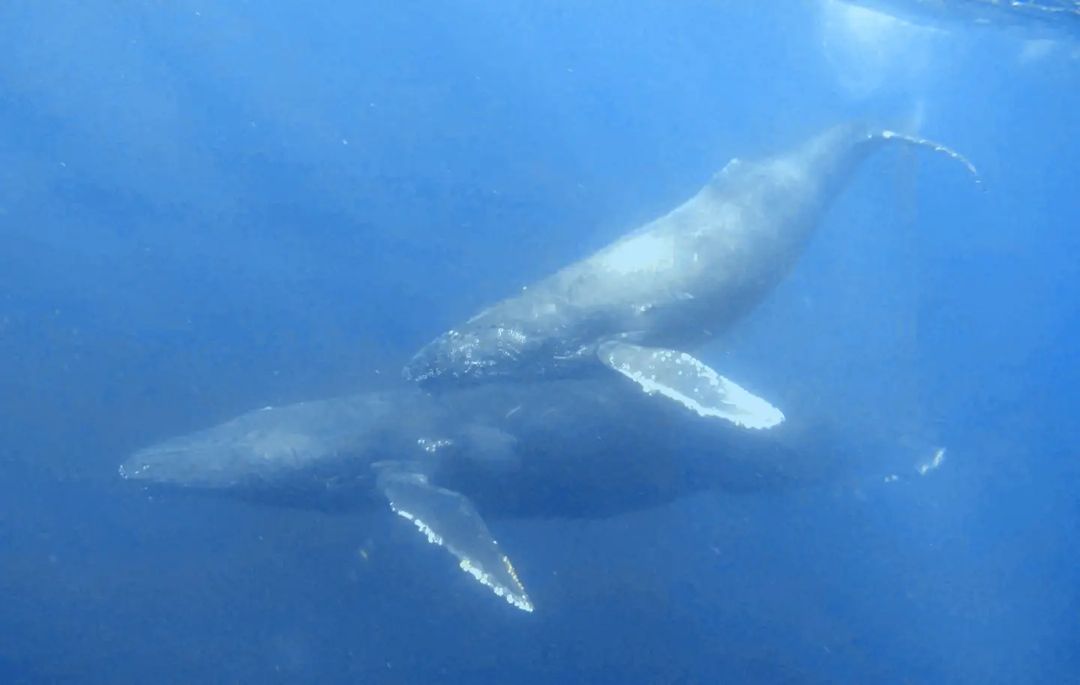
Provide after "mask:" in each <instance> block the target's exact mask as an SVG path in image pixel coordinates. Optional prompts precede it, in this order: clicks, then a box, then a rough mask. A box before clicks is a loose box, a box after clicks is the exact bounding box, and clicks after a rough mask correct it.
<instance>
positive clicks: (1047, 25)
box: [843, 0, 1080, 38]
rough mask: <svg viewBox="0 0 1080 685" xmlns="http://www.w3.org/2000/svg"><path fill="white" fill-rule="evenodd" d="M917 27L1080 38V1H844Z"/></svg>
mask: <svg viewBox="0 0 1080 685" xmlns="http://www.w3.org/2000/svg"><path fill="white" fill-rule="evenodd" d="M843 2H845V3H847V4H849V5H858V6H861V7H865V8H867V9H869V10H873V11H875V12H881V13H883V14H887V15H890V16H894V17H896V18H898V19H902V20H904V21H908V22H911V23H913V24H928V25H930V26H941V25H943V24H944V25H958V26H961V27H984V26H999V27H1008V28H1012V27H1015V28H1018V29H1022V30H1026V31H1027V32H1029V33H1031V34H1033V35H1036V36H1043V35H1045V36H1048V37H1055V36H1062V35H1071V36H1072V37H1073V38H1076V37H1077V36H1080V2H1077V0H1025V1H1024V2H1000V0H935V1H933V2H930V1H928V0H843Z"/></svg>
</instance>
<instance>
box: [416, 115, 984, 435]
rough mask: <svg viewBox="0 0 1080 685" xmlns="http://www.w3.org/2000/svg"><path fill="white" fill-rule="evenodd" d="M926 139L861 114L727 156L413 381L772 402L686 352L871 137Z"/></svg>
mask: <svg viewBox="0 0 1080 685" xmlns="http://www.w3.org/2000/svg"><path fill="white" fill-rule="evenodd" d="M889 145H906V146H914V147H917V148H924V149H930V150H933V151H935V152H939V153H943V154H945V155H947V156H949V157H950V158H952V159H954V160H957V161H959V162H961V163H962V164H964V165H965V166H966V167H967V168H968V169H969V170H970V171H972V172H973V173H974V171H975V170H974V167H972V166H971V164H970V163H969V162H968V161H967V160H966V159H965V158H963V157H962V156H960V155H959V154H957V153H955V152H953V151H952V150H950V149H948V148H946V147H944V146H942V145H939V144H937V143H934V142H931V141H928V140H925V139H921V138H915V137H912V136H907V135H902V134H899V133H895V132H893V131H888V130H883V129H874V128H869V127H867V126H864V125H861V124H845V125H841V126H836V127H833V128H831V129H829V130H827V131H825V132H823V133H821V134H819V135H817V136H815V137H813V138H812V139H810V140H809V141H807V142H805V143H803V144H802V145H800V146H798V147H797V148H796V149H794V150H792V151H789V152H786V153H783V154H779V155H776V156H773V157H769V158H767V159H763V160H759V161H741V160H738V159H734V160H732V161H731V162H729V163H728V164H727V165H726V166H725V167H724V168H723V169H722V170H721V171H719V172H718V173H716V174H715V175H714V176H713V178H712V179H711V180H710V181H709V182H708V183H706V184H705V186H704V187H703V188H701V189H700V190H699V191H698V192H697V193H696V194H695V195H694V196H693V197H691V198H690V199H689V200H687V201H686V202H684V203H683V204H682V205H680V206H679V207H677V208H675V209H674V210H672V211H671V212H669V213H668V214H666V215H664V216H662V217H660V218H658V219H656V220H654V221H652V222H650V223H648V224H646V225H644V226H642V227H640V228H638V229H637V230H634V231H632V232H630V233H628V234H626V235H624V236H623V237H621V238H619V239H617V240H616V241H615V242H613V243H611V244H610V245H608V246H607V247H604V248H602V249H600V250H599V251H597V252H596V253H594V254H593V255H591V256H589V257H586V258H585V259H582V260H581V261H578V262H576V263H573V264H571V265H569V266H567V267H565V268H563V269H561V270H559V271H558V272H556V273H554V274H552V275H551V276H548V277H547V278H544V279H542V280H541V281H539V282H538V283H535V284H533V285H530V286H528V287H526V288H524V289H523V292H522V293H521V294H519V295H517V296H515V297H511V298H509V299H506V300H503V301H502V302H499V303H497V304H495V305H494V306H491V307H489V308H488V309H485V310H484V311H481V312H480V313H479V314H477V315H476V316H474V317H472V318H471V319H469V320H468V321H467V322H465V323H464V324H462V325H460V326H456V327H454V328H453V329H451V330H449V331H447V332H446V333H444V334H442V335H441V336H439V337H438V338H436V339H435V340H434V341H432V342H431V343H429V344H428V345H426V346H425V347H424V348H422V349H421V350H420V352H419V353H418V354H416V355H415V357H414V358H413V359H412V360H411V361H410V362H409V363H408V364H407V365H406V367H405V369H404V371H403V374H404V376H405V378H406V379H409V380H412V381H415V382H417V383H419V384H421V385H422V386H425V387H431V388H438V387H445V386H448V385H465V384H469V383H479V382H489V381H495V380H515V381H520V380H528V379H548V378H566V377H581V376H584V375H588V374H590V373H594V372H596V371H597V370H598V369H601V368H602V367H604V366H606V367H608V368H609V369H611V370H614V371H616V372H618V373H621V374H622V375H624V376H626V377H627V378H629V379H631V380H633V381H634V382H635V383H636V384H637V385H638V386H639V387H640V388H641V389H643V390H645V391H646V392H649V393H654V394H660V395H663V396H665V397H667V398H669V399H672V400H675V401H677V402H678V403H680V404H682V405H684V406H686V407H689V408H691V409H693V410H694V411H695V412H697V413H698V414H700V415H702V416H710V417H718V418H722V419H726V420H728V421H731V422H734V423H736V424H738V425H740V426H743V427H747V428H769V427H772V426H775V425H777V424H778V423H780V422H781V421H783V419H784V416H783V413H782V412H780V410H778V409H776V408H775V407H773V406H772V405H771V404H770V403H769V402H767V401H766V400H764V399H762V398H759V397H757V396H756V395H754V394H753V393H751V392H749V391H747V390H745V389H744V388H743V387H742V386H740V385H739V384H737V383H735V382H734V381H732V380H730V379H727V378H725V377H724V376H722V375H720V374H719V373H717V372H716V371H714V370H713V369H711V368H710V367H709V366H708V365H706V364H705V363H703V362H701V361H700V360H698V359H696V358H694V357H693V356H692V355H691V354H690V353H689V352H688V350H692V349H694V348H696V347H699V346H700V345H702V344H703V343H706V342H708V341H710V340H713V339H715V338H716V337H717V336H719V335H720V334H722V333H723V332H724V331H726V330H727V329H728V328H729V327H730V326H731V325H732V324H734V323H735V322H736V321H738V320H739V318H740V317H742V316H743V315H744V314H746V313H747V312H748V311H749V310H750V309H752V308H753V307H754V306H756V305H757V304H759V303H760V302H761V301H762V300H763V299H764V298H765V297H766V295H767V294H768V293H769V292H770V291H771V290H772V289H773V288H774V287H775V286H776V285H777V283H779V282H780V280H781V279H782V278H783V277H784V276H785V275H786V274H787V273H788V272H789V271H790V269H791V268H792V266H793V265H794V263H795V262H796V260H797V259H798V257H799V255H800V254H801V253H802V252H803V249H804V247H805V246H806V243H807V241H808V240H809V238H810V237H811V235H812V234H813V232H814V229H815V228H816V227H817V226H818V224H819V223H820V219H821V217H822V214H823V213H824V212H825V210H826V208H827V207H828V205H829V203H830V202H831V201H832V199H833V198H834V197H836V195H837V194H838V193H839V192H840V191H841V190H842V189H843V188H844V186H845V185H846V184H847V182H848V181H849V179H850V178H851V176H852V174H853V173H854V172H855V170H856V169H857V168H858V167H859V165H860V163H861V162H862V161H863V160H864V159H865V158H866V157H867V156H869V155H870V154H871V153H873V152H874V151H875V150H878V149H880V148H882V147H885V146H889Z"/></svg>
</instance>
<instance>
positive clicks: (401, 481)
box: [373, 462, 533, 612]
mask: <svg viewBox="0 0 1080 685" xmlns="http://www.w3.org/2000/svg"><path fill="white" fill-rule="evenodd" d="M373 466H374V468H375V471H376V482H377V484H378V486H379V489H380V490H381V491H382V493H383V494H384V495H385V496H386V498H387V500H388V501H389V503H390V508H391V509H392V510H393V511H394V513H395V514H397V515H398V516H400V517H402V518H403V519H406V520H407V521H411V522H412V524H413V525H414V526H416V529H417V530H419V531H420V533H421V534H422V535H423V536H424V537H425V538H426V539H427V541H428V542H429V543H431V544H433V545H438V546H440V547H442V548H444V549H446V550H447V551H448V552H450V553H451V554H453V555H454V556H455V557H457V560H458V566H459V567H460V568H461V570H463V571H465V572H466V573H468V574H469V575H471V576H472V577H473V578H475V579H476V580H477V581H479V582H480V583H481V584H482V585H484V586H486V587H488V588H490V589H491V591H492V592H494V593H495V595H496V596H498V597H502V598H503V599H505V600H506V601H507V603H509V604H511V605H513V606H515V607H517V608H518V609H521V610H522V611H528V612H531V611H532V610H533V604H532V602H531V601H530V600H529V597H528V595H527V594H526V593H525V587H524V586H523V585H522V584H521V580H520V579H519V578H518V575H517V571H516V570H514V566H513V564H511V563H510V559H509V558H508V557H507V556H506V555H505V554H503V552H502V550H501V549H500V548H499V543H498V542H497V541H496V540H495V538H494V537H492V535H491V531H489V530H488V528H487V525H486V524H485V523H484V521H483V519H482V518H480V515H479V514H478V513H477V511H476V509H475V508H474V507H473V505H472V502H470V501H469V499H468V498H466V497H465V496H464V495H462V494H461V493H459V492H455V491H453V490H448V489H446V488H441V487H438V486H436V485H432V484H431V483H430V482H429V481H428V479H427V476H425V475H424V474H423V473H419V472H417V471H416V470H414V467H413V466H411V465H410V464H408V463H402V462H378V463H376V464H374V465H373Z"/></svg>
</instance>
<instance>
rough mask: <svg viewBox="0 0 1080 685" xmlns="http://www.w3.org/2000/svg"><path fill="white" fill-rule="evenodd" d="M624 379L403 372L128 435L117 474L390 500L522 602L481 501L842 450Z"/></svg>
mask: <svg viewBox="0 0 1080 685" xmlns="http://www.w3.org/2000/svg"><path fill="white" fill-rule="evenodd" d="M627 383H628V382H627V381H626V380H624V379H622V378H620V377H618V376H601V377H599V378H592V379H582V380H562V381H552V382H543V383H514V384H485V385H481V386H476V387H470V388H459V389H452V390H449V391H448V392H446V393H439V394H435V395H431V394H428V393H425V392H423V391H421V390H419V389H417V388H415V387H412V386H406V387H403V388H402V389H398V390H394V391H390V392H381V393H375V392H372V393H366V394H360V395H355V396H351V397H344V398H339V399H331V400H320V401H314V402H301V403H298V404H293V405H289V406H283V407H274V408H270V407H267V408H265V409H260V410H256V411H252V412H249V413H246V414H243V415H241V416H238V417H236V418H234V419H232V420H229V421H226V422H225V423H222V424H220V425H218V426H215V427H213V428H210V429H207V430H203V431H199V432H197V433H193V434H190V435H186V436H181V437H177V438H173V439H170V440H166V441H164V442H161V443H159V444H156V445H153V446H151V447H148V448H146V449H142V450H139V451H137V452H135V453H134V454H133V455H132V456H131V457H130V458H129V459H128V460H127V461H125V462H124V464H123V465H122V466H121V467H120V474H121V476H123V477H124V478H126V479H129V480H134V481H142V482H148V483H159V484H170V485H174V486H181V487H185V488H199V489H207V490H218V491H227V492H232V493H235V494H239V495H242V496H247V497H249V498H254V499H257V500H259V501H269V502H271V503H276V504H280V503H287V504H292V505H303V506H320V507H335V508H336V507H340V506H346V507H349V508H356V507H366V506H371V507H374V506H379V504H380V503H381V504H382V506H385V505H386V504H389V506H390V507H391V508H392V510H393V511H394V512H396V513H397V514H399V515H400V516H402V517H403V518H405V519H408V520H409V521H410V522H412V523H413V524H414V525H415V526H416V528H417V529H418V530H419V531H420V532H421V533H422V534H423V535H424V536H425V537H426V538H427V540H428V541H429V542H431V543H434V544H437V545H440V546H443V547H445V548H446V549H447V550H448V551H450V552H451V553H452V554H453V555H454V556H455V557H456V558H457V559H458V562H459V565H460V567H461V568H462V569H463V570H465V571H466V572H468V573H469V574H471V575H472V576H473V577H474V578H475V579H476V580H478V581H479V582H480V583H483V584H484V585H485V586H487V587H489V588H490V589H491V590H493V591H494V592H495V593H496V594H497V595H499V596H501V597H503V598H505V599H506V600H507V601H508V602H509V603H510V604H512V605H513V606H515V607H517V608H519V609H523V610H525V611H532V609H533V603H532V600H531V599H530V598H529V596H528V594H527V593H526V590H525V587H524V585H523V584H522V582H521V580H520V579H519V577H518V574H517V572H516V571H515V569H514V567H513V565H512V564H511V562H510V560H509V558H508V557H507V555H506V554H505V553H504V552H503V551H502V549H501V548H500V546H499V544H498V543H497V542H496V541H495V539H494V537H493V536H492V534H491V533H490V531H489V530H488V527H487V525H486V524H485V522H484V519H483V518H481V515H480V512H484V514H485V515H504V516H505V515H510V516H545V515H546V516H552V515H559V516H586V517H600V516H606V515H610V514H614V513H618V512H621V511H627V510H633V509H641V508H646V507H649V506H655V505H657V504H661V503H664V502H669V501H672V500H674V499H676V498H677V497H680V496H684V495H686V494H689V493H692V492H695V491H699V490H703V489H714V488H726V489H733V490H754V489H761V488H771V487H777V486H781V485H783V484H786V483H790V482H802V483H804V482H808V481H814V480H818V479H820V478H821V477H822V476H825V475H828V474H830V473H832V472H834V471H835V468H836V466H837V465H838V464H840V463H843V462H844V461H846V460H847V458H846V457H845V455H841V454H837V453H836V451H835V449H834V447H835V446H834V445H832V443H831V441H829V442H828V446H827V447H826V448H823V449H815V447H813V446H812V445H814V443H817V442H821V441H820V440H818V439H817V438H818V437H820V436H822V435H825V433H824V432H821V431H811V430H807V431H801V432H799V433H798V434H796V433H795V432H794V431H795V428H794V426H793V425H792V424H788V425H786V426H784V427H783V428H782V429H778V430H776V431H769V432H767V433H759V432H750V431H744V430H741V429H738V428H736V427H734V426H730V425H728V424H724V423H720V422H715V421H709V420H705V419H702V418H700V417H696V416H694V415H693V414H691V413H690V412H687V411H685V410H684V409H682V408H681V407H678V406H677V405H674V404H671V403H669V402H663V401H661V400H658V399H656V398H652V397H649V396H647V395H644V394H642V393H636V392H626V388H625V387H621V386H624V385H626V384H627ZM788 444H798V445H799V449H798V452H797V453H796V452H795V451H794V450H793V449H791V448H789V447H788V446H787V445H788ZM851 460H852V461H853V459H851Z"/></svg>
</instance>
